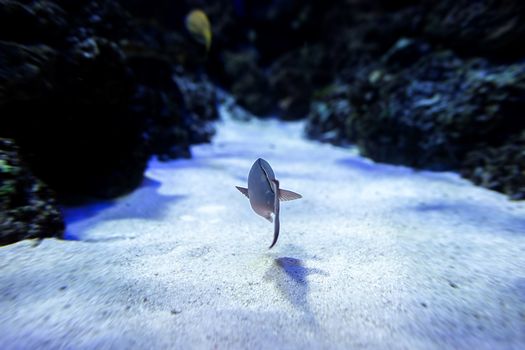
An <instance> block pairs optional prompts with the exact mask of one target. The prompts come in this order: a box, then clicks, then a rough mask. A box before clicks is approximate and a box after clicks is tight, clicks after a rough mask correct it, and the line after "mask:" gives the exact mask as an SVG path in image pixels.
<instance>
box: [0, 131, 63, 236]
mask: <svg viewBox="0 0 525 350" xmlns="http://www.w3.org/2000/svg"><path fill="white" fill-rule="evenodd" d="M63 232H64V221H63V218H62V214H61V213H60V210H59V209H58V207H57V202H56V199H55V196H54V193H53V191H51V190H50V189H49V187H48V186H46V185H45V184H44V183H43V182H42V181H40V180H39V179H37V178H36V177H35V176H34V175H33V174H32V173H31V171H30V170H29V169H28V168H27V166H26V164H25V163H24V162H23V161H22V160H21V159H20V156H19V153H18V148H17V147H16V145H15V143H14V142H13V141H12V140H9V139H0V245H5V244H10V243H14V242H17V241H20V240H23V239H29V238H44V237H62V234H63Z"/></svg>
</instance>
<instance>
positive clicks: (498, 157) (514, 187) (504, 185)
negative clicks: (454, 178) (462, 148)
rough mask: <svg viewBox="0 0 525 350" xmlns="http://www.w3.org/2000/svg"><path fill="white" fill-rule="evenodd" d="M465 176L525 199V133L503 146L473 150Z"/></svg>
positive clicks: (493, 188) (496, 189) (464, 168)
mask: <svg viewBox="0 0 525 350" xmlns="http://www.w3.org/2000/svg"><path fill="white" fill-rule="evenodd" d="M461 174H462V175H463V176H465V177H466V178H468V179H471V180H472V181H473V182H474V183H476V184H477V185H480V186H483V187H487V188H490V189H491V190H495V191H499V192H503V193H506V194H508V195H509V196H510V198H511V199H515V200H524V199H525V131H522V132H521V133H520V134H518V135H514V136H512V137H510V138H509V139H508V140H507V141H506V142H505V143H504V144H503V145H502V146H498V147H486V148H481V149H479V150H472V151H471V152H469V153H468V154H467V156H466V158H465V161H464V162H463V164H462V167H461Z"/></svg>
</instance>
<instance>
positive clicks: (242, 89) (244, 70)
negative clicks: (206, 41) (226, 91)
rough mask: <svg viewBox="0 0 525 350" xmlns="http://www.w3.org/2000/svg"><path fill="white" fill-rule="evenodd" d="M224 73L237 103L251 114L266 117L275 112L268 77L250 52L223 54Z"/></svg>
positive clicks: (274, 101) (273, 98) (274, 103)
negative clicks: (228, 79)
mask: <svg viewBox="0 0 525 350" xmlns="http://www.w3.org/2000/svg"><path fill="white" fill-rule="evenodd" d="M224 61H225V72H226V74H227V75H228V77H229V78H230V80H231V82H232V85H231V91H232V94H233V96H234V97H235V99H236V100H237V103H239V105H241V106H242V107H244V108H246V109H247V110H248V111H250V112H251V113H253V114H255V115H258V116H267V115H269V114H271V113H273V111H274V110H275V107H276V100H275V96H274V95H273V91H272V90H271V87H270V82H269V80H268V76H267V75H266V74H265V73H264V71H263V70H262V69H261V68H260V67H259V66H258V63H257V59H256V56H255V54H253V53H250V52H240V53H225V54H224Z"/></svg>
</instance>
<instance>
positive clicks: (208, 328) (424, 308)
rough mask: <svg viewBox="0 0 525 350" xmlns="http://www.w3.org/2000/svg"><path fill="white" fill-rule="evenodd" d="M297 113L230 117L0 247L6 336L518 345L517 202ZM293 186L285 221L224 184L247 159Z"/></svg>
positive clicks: (240, 175) (125, 345) (52, 345)
mask: <svg viewBox="0 0 525 350" xmlns="http://www.w3.org/2000/svg"><path fill="white" fill-rule="evenodd" d="M302 129H303V124H302V123H300V122H299V123H297V122H294V123H283V122H279V121H276V120H266V121H259V120H254V121H250V122H240V121H234V120H232V119H229V118H228V117H227V116H225V117H224V121H222V122H220V123H219V125H218V134H217V136H216V138H215V139H214V142H213V143H212V144H209V145H200V146H196V147H194V148H193V154H194V158H193V159H191V160H177V161H172V162H168V163H161V162H158V161H156V160H152V161H151V163H150V165H149V168H148V170H147V173H146V177H145V180H144V183H143V185H142V186H141V187H140V188H139V189H138V190H136V191H135V192H133V193H132V194H130V195H128V196H125V197H122V198H120V199H118V200H114V201H105V202H97V203H92V204H89V205H86V206H83V207H77V208H66V209H65V215H66V221H67V222H68V231H67V237H68V238H69V240H56V239H46V240H44V241H43V242H42V243H41V244H40V245H38V246H35V244H34V242H32V241H23V242H19V243H17V244H13V245H9V246H5V247H1V248H0V310H1V312H0V344H1V345H0V347H1V348H2V349H194V348H195V349H214V348H219V349H241V348H242V349H305V348H321V349H349V348H358V349H361V348H364V349H383V348H384V349H444V348H454V349H523V348H525V203H523V202H512V201H509V200H508V199H507V198H506V197H505V196H503V195H501V194H499V193H496V192H492V191H489V190H486V189H483V188H480V187H476V186H474V185H472V184H471V183H470V182H468V181H466V180H463V179H461V178H460V177H459V176H458V175H456V174H452V173H435V172H427V171H415V170H412V169H409V168H406V167H399V166H390V165H381V164H375V163H373V162H371V161H369V160H367V159H365V158H362V157H360V156H358V155H357V152H356V151H355V149H348V148H347V149H343V148H336V147H333V146H330V145H325V144H319V143H317V142H313V141H308V140H305V139H304V137H303V136H302ZM259 157H261V158H264V159H266V160H267V161H268V162H269V163H270V164H271V165H272V167H273V169H274V171H275V174H276V176H277V178H278V179H279V180H280V184H281V187H282V188H285V189H289V190H292V191H296V192H299V193H301V194H302V195H303V197H304V198H303V199H300V200H296V201H291V202H283V204H282V205H281V235H280V238H279V241H278V243H277V245H276V246H275V247H274V248H273V249H271V250H268V246H269V245H270V243H271V241H272V238H273V226H272V225H271V224H270V223H268V222H267V221H266V220H265V219H263V218H262V217H260V216H257V215H255V214H254V213H253V211H252V210H251V208H250V206H249V203H248V200H247V199H246V198H245V197H244V196H243V195H242V194H241V193H239V192H238V191H237V190H236V189H235V187H234V186H235V185H238V186H246V179H247V175H248V171H249V169H250V167H251V165H252V164H253V162H254V161H255V160H256V159H257V158H259Z"/></svg>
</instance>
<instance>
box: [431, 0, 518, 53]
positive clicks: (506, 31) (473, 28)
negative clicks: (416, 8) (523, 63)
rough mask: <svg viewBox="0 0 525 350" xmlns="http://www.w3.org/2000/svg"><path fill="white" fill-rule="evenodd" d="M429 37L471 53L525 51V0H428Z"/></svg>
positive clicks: (460, 50)
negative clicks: (523, 0) (524, 41)
mask: <svg viewBox="0 0 525 350" xmlns="http://www.w3.org/2000/svg"><path fill="white" fill-rule="evenodd" d="M426 13H427V15H426V18H425V24H424V28H423V32H424V34H425V36H426V37H427V39H429V40H433V41H437V42H440V43H443V44H445V45H446V46H447V47H449V48H453V49H454V50H457V51H459V52H462V53H465V54H468V55H484V56H490V57H494V58H498V59H512V58H514V59H515V58H520V57H523V55H524V54H525V47H524V46H523V45H522V43H523V38H524V37H525V3H523V2H521V1H503V2H500V1H479V2H477V1H469V0H446V1H426Z"/></svg>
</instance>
